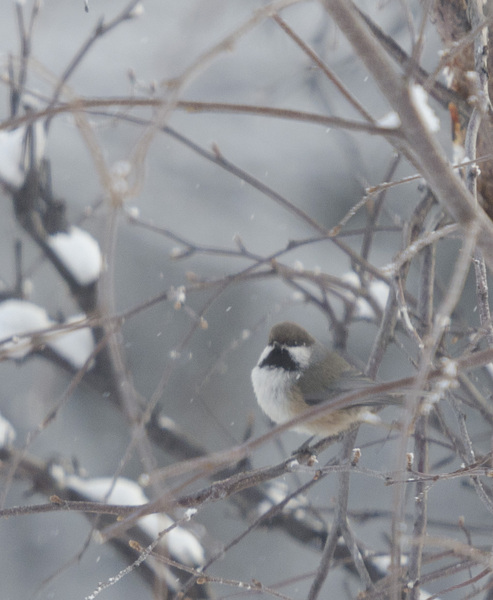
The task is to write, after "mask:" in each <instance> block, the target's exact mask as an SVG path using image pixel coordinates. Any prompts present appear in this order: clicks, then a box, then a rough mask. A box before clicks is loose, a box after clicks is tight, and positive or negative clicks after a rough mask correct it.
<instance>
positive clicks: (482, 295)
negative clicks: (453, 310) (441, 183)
mask: <svg viewBox="0 0 493 600" xmlns="http://www.w3.org/2000/svg"><path fill="white" fill-rule="evenodd" d="M467 13H468V18H469V21H470V23H471V28H472V29H473V30H474V29H476V28H479V29H478V31H477V33H476V35H475V37H474V68H475V71H476V75H477V94H476V104H475V106H474V109H473V111H472V114H471V118H470V120H469V123H468V126H467V131H466V139H465V151H466V156H467V157H468V158H469V159H471V160H475V159H476V156H477V151H476V150H477V142H478V133H479V128H480V126H481V123H482V121H483V118H484V116H485V115H486V113H487V111H488V109H489V108H490V107H491V102H490V99H489V93H488V27H487V25H486V24H485V25H484V27H482V28H481V27H480V26H481V24H482V23H484V15H483V2H482V0H469V2H468V11H467ZM478 175H479V169H478V167H477V165H476V164H475V163H471V164H469V165H468V167H467V169H466V185H467V188H468V189H469V191H470V192H471V194H472V195H473V196H474V198H475V199H476V202H477V197H478V189H477V177H478ZM473 264H474V272H475V275H476V295H477V302H478V310H479V319H480V323H481V327H483V329H484V330H485V331H486V333H487V340H488V344H489V345H490V346H491V345H493V327H492V324H491V313H490V306H489V293H488V282H487V278H486V265H485V263H484V258H483V255H482V253H481V251H480V250H479V248H478V249H476V250H475V252H474V260H473Z"/></svg>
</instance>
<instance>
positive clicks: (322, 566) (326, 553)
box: [308, 429, 372, 600]
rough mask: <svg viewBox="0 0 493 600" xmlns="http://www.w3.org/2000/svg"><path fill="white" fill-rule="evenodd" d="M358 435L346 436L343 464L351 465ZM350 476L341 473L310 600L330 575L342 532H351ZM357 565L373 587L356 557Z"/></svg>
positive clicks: (363, 577)
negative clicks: (333, 512) (332, 513)
mask: <svg viewBox="0 0 493 600" xmlns="http://www.w3.org/2000/svg"><path fill="white" fill-rule="evenodd" d="M357 434H358V430H357V429H354V430H353V431H349V432H348V433H347V434H346V435H345V436H344V442H343V446H342V448H341V453H340V462H341V463H342V464H344V463H346V464H348V463H349V457H350V456H351V453H352V450H353V446H354V442H355V440H356V436H357ZM350 475H351V473H350V469H349V466H348V469H347V470H346V469H345V470H343V471H341V473H339V495H338V497H337V509H336V512H335V515H334V521H333V523H332V527H331V530H330V534H329V535H328V536H327V540H326V542H325V546H324V550H323V552H322V557H321V558H320V563H319V565H318V569H317V573H316V575H315V578H314V580H313V582H312V585H311V588H310V592H309V593H308V600H316V598H318V596H319V594H320V591H321V589H322V586H323V584H324V582H325V580H326V579H327V576H328V574H329V570H330V563H331V561H332V558H333V556H334V551H335V549H336V546H337V540H338V539H339V536H340V535H341V532H342V533H343V534H344V532H346V533H347V532H348V531H349V529H348V526H347V506H348V500H349V479H350ZM346 537H349V538H350V539H346ZM345 541H346V543H347V545H348V548H349V550H350V551H352V556H353V557H354V552H353V551H354V544H353V543H352V542H353V540H352V536H345ZM356 553H357V555H358V554H359V551H358V550H357V548H356ZM357 555H356V556H357ZM355 565H356V568H357V569H358V573H359V575H360V577H361V578H362V579H363V581H364V583H365V585H366V587H367V588H368V587H371V585H372V581H371V578H370V575H369V574H368V571H367V570H366V567H365V566H364V564H363V561H362V560H361V561H360V560H358V557H356V559H355Z"/></svg>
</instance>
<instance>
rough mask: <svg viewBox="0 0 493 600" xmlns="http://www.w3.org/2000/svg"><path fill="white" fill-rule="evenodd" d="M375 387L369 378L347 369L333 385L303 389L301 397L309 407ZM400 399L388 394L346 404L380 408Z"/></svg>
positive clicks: (396, 402)
mask: <svg viewBox="0 0 493 600" xmlns="http://www.w3.org/2000/svg"><path fill="white" fill-rule="evenodd" d="M373 385H375V382H374V381H372V380H371V379H370V378H369V377H366V376H365V375H363V374H362V373H360V372H359V371H357V370H356V369H348V370H346V371H344V372H343V373H342V375H341V377H339V378H338V380H337V381H336V382H334V383H331V384H330V385H328V386H324V387H323V388H321V389H318V390H314V389H303V386H300V387H301V391H302V393H303V397H304V399H305V402H306V403H307V404H309V405H315V404H320V403H322V402H330V401H331V400H333V399H335V398H336V397H339V396H342V395H343V394H348V393H350V392H356V391H358V390H363V389H368V388H371V387H372V386H373ZM399 403H400V399H399V397H398V396H397V397H396V396H391V395H388V394H385V395H382V396H375V397H371V396H370V397H367V398H364V399H361V400H354V401H352V402H350V403H348V407H349V406H382V405H389V404H399Z"/></svg>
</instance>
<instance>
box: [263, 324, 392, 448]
mask: <svg viewBox="0 0 493 600" xmlns="http://www.w3.org/2000/svg"><path fill="white" fill-rule="evenodd" d="M252 383H253V389H254V391H255V395H256V396H257V401H258V403H259V405H260V408H261V409H262V410H263V411H264V412H265V414H266V415H267V416H268V417H269V418H270V419H271V420H272V421H274V422H275V423H283V422H285V421H287V420H289V419H292V418H294V417H296V416H298V415H300V414H301V413H303V412H304V411H305V410H307V409H308V408H310V407H312V406H314V405H316V404H320V403H322V402H327V403H328V404H330V400H331V398H335V397H336V396H340V395H341V394H344V393H348V392H352V391H355V390H358V389H363V388H368V386H371V385H372V384H374V382H372V380H371V379H369V378H368V377H365V376H364V375H363V374H362V373H360V372H359V371H358V370H357V369H355V368H354V367H352V366H351V365H350V364H349V363H348V362H347V361H346V360H345V359H344V358H342V356H340V355H339V354H338V353H337V352H336V351H334V350H332V351H331V350H328V349H327V348H326V347H325V346H323V345H322V344H320V343H319V342H318V341H317V340H316V339H315V338H313V337H312V336H311V335H310V334H309V333H308V332H307V331H306V330H305V329H303V327H300V326H299V325H296V323H290V322H288V321H286V322H284V323H279V324H278V325H274V327H273V328H272V329H271V331H270V334H269V342H268V345H267V346H266V347H265V349H264V350H263V352H262V354H261V355H260V358H259V361H258V363H257V366H256V367H255V368H254V369H253V371H252ZM395 403H396V399H395V398H393V397H391V396H383V397H377V398H373V397H372V398H368V399H367V401H366V402H365V401H364V400H360V401H359V402H358V403H356V401H355V402H353V403H352V404H349V405H348V406H347V407H346V406H345V407H344V408H338V409H336V410H333V411H327V413H324V414H323V415H322V416H320V417H318V418H316V419H314V420H313V421H306V422H304V423H300V424H299V425H296V426H295V427H293V429H294V430H295V431H299V432H301V433H309V434H312V435H314V434H315V435H322V436H332V435H337V434H339V433H341V432H342V431H345V430H346V429H349V428H350V427H351V426H352V425H355V424H356V423H359V422H362V421H365V422H373V423H375V422H379V419H378V417H377V416H376V415H375V414H374V413H373V411H375V410H376V409H377V408H378V407H379V406H380V407H381V406H383V405H386V404H395Z"/></svg>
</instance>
